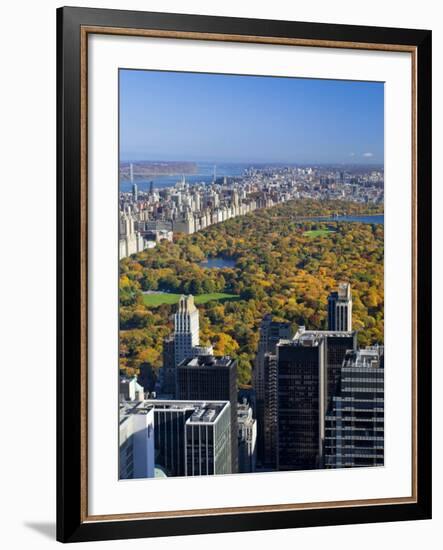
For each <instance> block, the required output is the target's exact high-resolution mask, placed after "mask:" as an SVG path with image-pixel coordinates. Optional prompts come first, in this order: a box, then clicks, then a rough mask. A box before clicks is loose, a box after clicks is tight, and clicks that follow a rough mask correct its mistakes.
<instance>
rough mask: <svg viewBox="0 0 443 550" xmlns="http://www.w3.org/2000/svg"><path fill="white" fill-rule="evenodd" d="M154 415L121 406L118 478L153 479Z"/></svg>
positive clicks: (131, 405) (134, 406) (135, 407)
mask: <svg viewBox="0 0 443 550" xmlns="http://www.w3.org/2000/svg"><path fill="white" fill-rule="evenodd" d="M154 468H155V452H154V413H153V411H150V410H141V409H140V408H139V406H138V405H136V404H134V403H132V404H122V405H121V408H120V426H119V477H120V479H137V478H144V477H154Z"/></svg>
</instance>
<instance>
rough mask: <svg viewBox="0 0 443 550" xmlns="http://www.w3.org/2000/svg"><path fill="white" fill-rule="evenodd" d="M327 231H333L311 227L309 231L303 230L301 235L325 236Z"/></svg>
mask: <svg viewBox="0 0 443 550" xmlns="http://www.w3.org/2000/svg"><path fill="white" fill-rule="evenodd" d="M329 233H335V231H332V230H331V229H312V230H311V231H305V232H304V233H303V235H304V236H305V237H312V238H315V237H326V236H327V235H328V234H329Z"/></svg>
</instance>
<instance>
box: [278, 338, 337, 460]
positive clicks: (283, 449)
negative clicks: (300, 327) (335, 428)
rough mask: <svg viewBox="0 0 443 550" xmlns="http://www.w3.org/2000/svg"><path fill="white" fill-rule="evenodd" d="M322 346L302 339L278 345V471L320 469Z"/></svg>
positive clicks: (323, 383) (323, 384)
mask: <svg viewBox="0 0 443 550" xmlns="http://www.w3.org/2000/svg"><path fill="white" fill-rule="evenodd" d="M325 371H326V368H325V343H324V339H323V338H321V337H316V336H314V337H312V336H301V337H299V338H298V339H295V340H291V341H289V340H288V341H283V342H280V343H279V344H278V345H277V420H278V423H277V429H278V445H277V469H278V470H309V469H314V468H318V467H320V466H321V465H322V451H323V438H324V416H325V405H326V372H325Z"/></svg>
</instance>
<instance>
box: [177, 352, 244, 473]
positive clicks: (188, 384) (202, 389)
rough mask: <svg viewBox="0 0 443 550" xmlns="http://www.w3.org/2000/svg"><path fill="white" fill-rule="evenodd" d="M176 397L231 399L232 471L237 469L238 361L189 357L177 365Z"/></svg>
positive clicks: (229, 358) (188, 398)
mask: <svg viewBox="0 0 443 550" xmlns="http://www.w3.org/2000/svg"><path fill="white" fill-rule="evenodd" d="M176 397H177V399H184V400H187V401H195V400H199V401H201V400H204V399H208V400H212V401H229V403H230V405H231V460H232V473H236V472H238V453H237V432H238V427H237V362H236V361H235V360H234V359H231V357H228V356H225V357H214V356H212V355H206V356H199V357H193V358H188V359H185V360H184V361H182V362H181V363H180V364H179V366H178V367H177V396H176Z"/></svg>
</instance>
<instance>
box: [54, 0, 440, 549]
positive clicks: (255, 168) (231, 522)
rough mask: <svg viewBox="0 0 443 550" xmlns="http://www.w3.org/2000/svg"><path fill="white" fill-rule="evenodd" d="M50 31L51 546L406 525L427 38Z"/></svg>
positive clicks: (229, 28) (414, 437) (425, 376)
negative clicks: (54, 96) (53, 235)
mask: <svg viewBox="0 0 443 550" xmlns="http://www.w3.org/2000/svg"><path fill="white" fill-rule="evenodd" d="M57 31H58V56H57V64H58V65H57V68H58V107H57V109H58V503H57V510H58V519H57V538H58V539H59V540H60V541H63V542H74V541H85V540H103V539H117V538H133V537H153V536H167V535H180V534H195V533H215V532H222V531H245V530H258V529H279V528H288V527H298V526H316V525H332V524H347V523H362V522H365V523H367V522H378V521H397V520H411V519H427V518H430V517H431V429H430V426H431V424H430V423H431V32H430V31H425V30H409V29H393V28H381V27H380V28H375V27H354V26H344V25H326V24H320V23H298V22H289V21H268V20H254V19H234V18H225V17H208V16H197V15H192V16H191V15H180V14H165V13H143V12H131V11H116V10H102V9H84V8H60V9H59V10H58V13H57Z"/></svg>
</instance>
